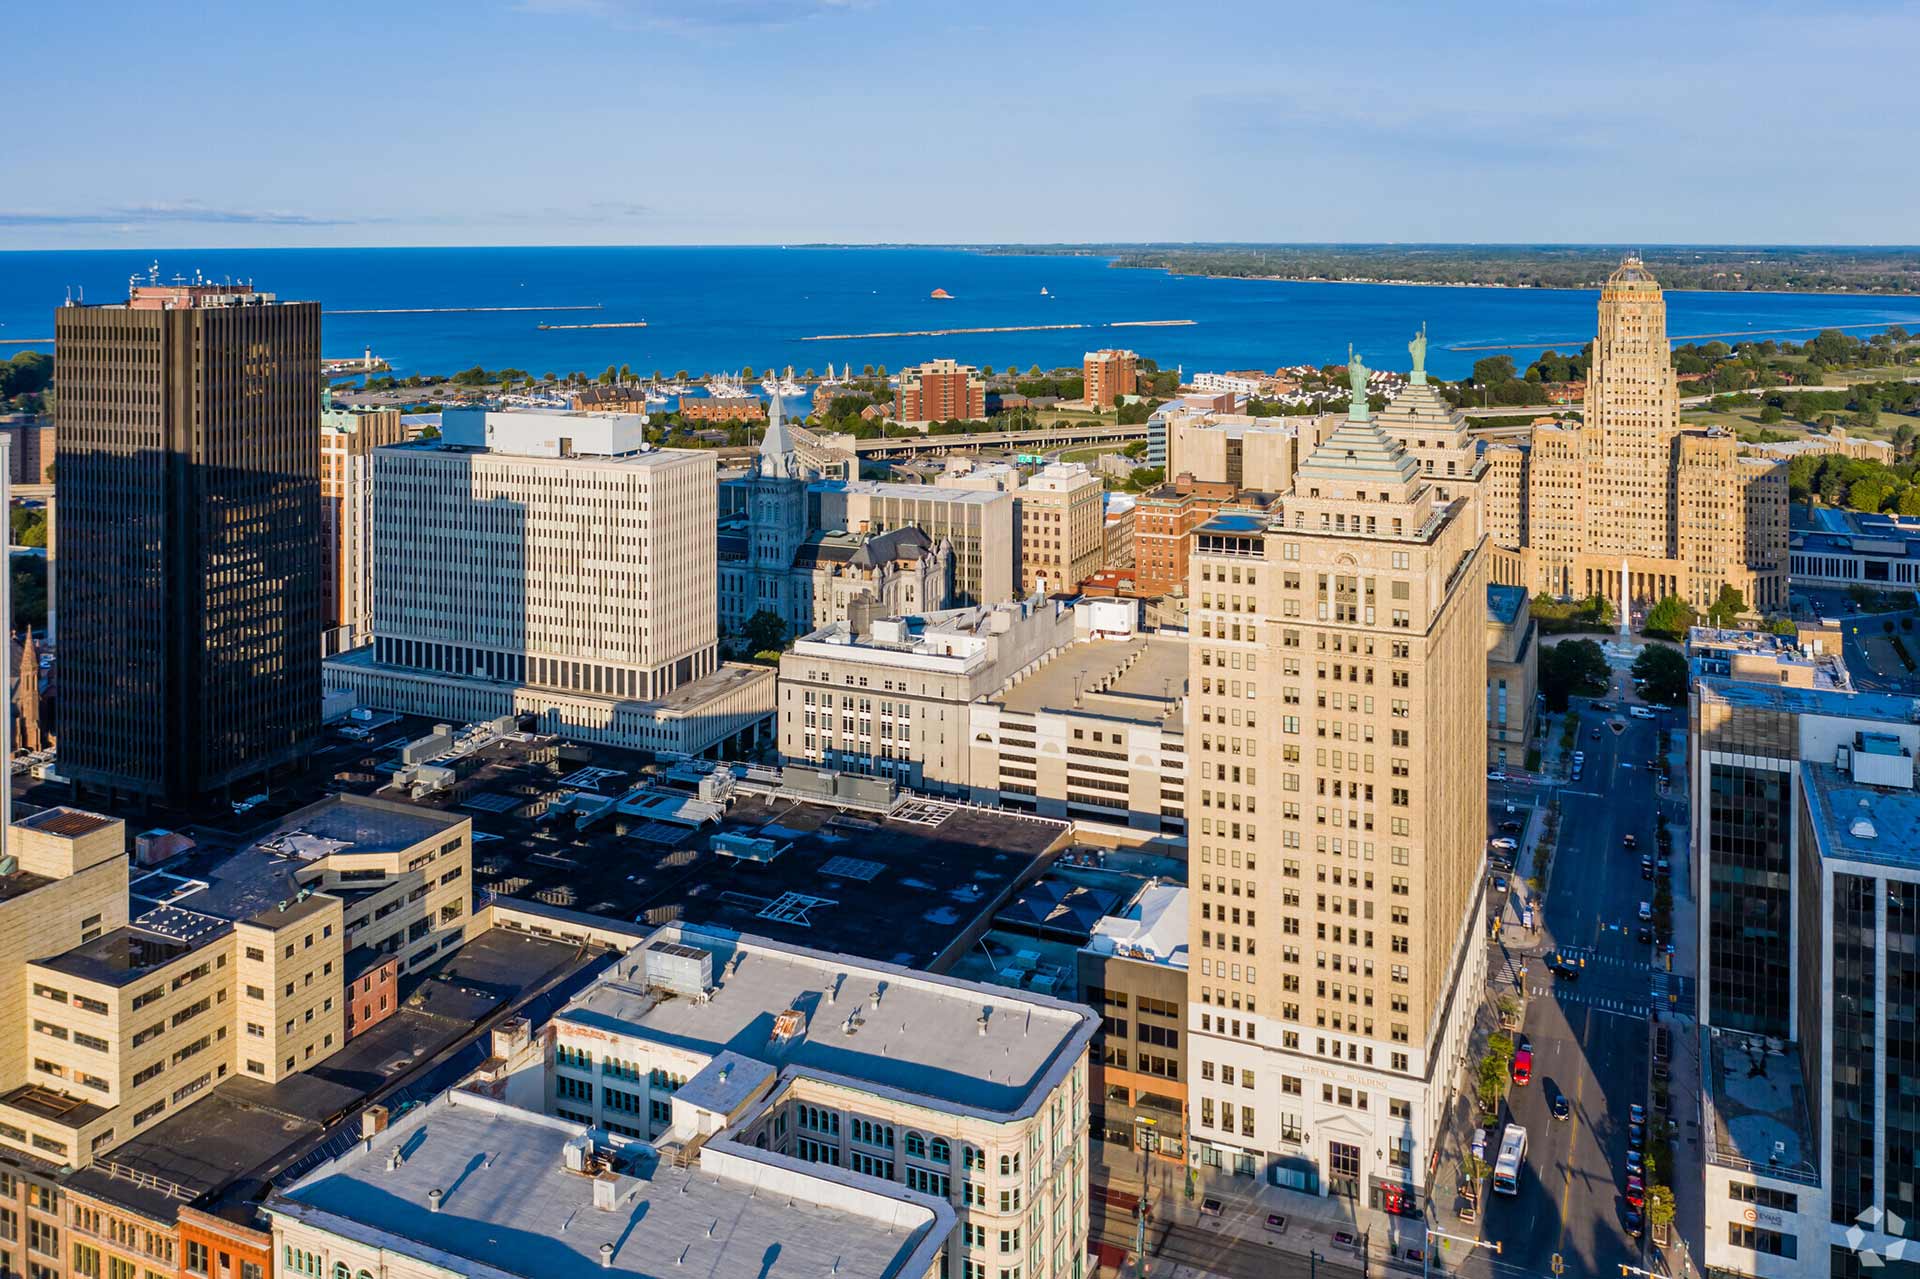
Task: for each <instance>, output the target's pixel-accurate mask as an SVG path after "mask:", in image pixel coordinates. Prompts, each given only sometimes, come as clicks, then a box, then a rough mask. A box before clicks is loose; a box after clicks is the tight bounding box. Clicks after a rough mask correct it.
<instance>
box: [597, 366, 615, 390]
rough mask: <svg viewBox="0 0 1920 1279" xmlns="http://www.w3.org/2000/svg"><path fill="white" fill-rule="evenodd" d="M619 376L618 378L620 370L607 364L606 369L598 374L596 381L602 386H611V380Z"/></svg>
mask: <svg viewBox="0 0 1920 1279" xmlns="http://www.w3.org/2000/svg"><path fill="white" fill-rule="evenodd" d="M619 376H620V370H619V369H616V368H614V367H613V365H611V364H609V365H607V367H606V369H605V370H604V371H603V372H602V373H601V374H600V377H599V379H598V381H599V382H600V384H601V385H602V386H612V385H613V380H614V379H615V378H617V377H619Z"/></svg>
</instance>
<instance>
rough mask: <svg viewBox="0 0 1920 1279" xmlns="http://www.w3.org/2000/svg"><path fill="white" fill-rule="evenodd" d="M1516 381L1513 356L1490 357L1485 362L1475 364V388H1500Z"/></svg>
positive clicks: (1475, 362) (1477, 361)
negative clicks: (1504, 384)
mask: <svg viewBox="0 0 1920 1279" xmlns="http://www.w3.org/2000/svg"><path fill="white" fill-rule="evenodd" d="M1513 379H1514V372H1513V357H1512V356H1511V355H1489V356H1488V357H1487V358H1486V359H1484V360H1475V361H1474V362H1473V384H1474V385H1475V386H1500V385H1502V384H1503V383H1506V382H1511V381H1513Z"/></svg>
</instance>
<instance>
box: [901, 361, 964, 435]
mask: <svg viewBox="0 0 1920 1279" xmlns="http://www.w3.org/2000/svg"><path fill="white" fill-rule="evenodd" d="M986 416H987V382H986V379H985V378H983V377H981V376H980V370H979V369H976V368H974V367H973V366H972V365H970V364H955V363H954V362H953V361H952V360H930V361H928V362H927V363H925V364H922V365H921V366H920V367H919V368H915V369H902V370H900V385H899V387H898V388H897V389H896V390H895V391H894V393H893V419H894V421H896V422H900V423H903V424H905V425H907V426H918V425H920V424H922V423H925V422H948V421H954V420H958V421H962V422H977V421H980V420H982V419H984V418H985V417H986Z"/></svg>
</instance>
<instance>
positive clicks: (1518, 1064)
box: [1513, 1048, 1533, 1084]
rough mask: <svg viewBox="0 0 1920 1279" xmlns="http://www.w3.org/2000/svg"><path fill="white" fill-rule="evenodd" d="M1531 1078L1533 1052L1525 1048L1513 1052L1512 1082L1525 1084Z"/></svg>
mask: <svg viewBox="0 0 1920 1279" xmlns="http://www.w3.org/2000/svg"><path fill="white" fill-rule="evenodd" d="M1532 1078H1533V1053H1532V1052H1531V1051H1530V1050H1528V1049H1525V1048H1522V1049H1520V1050H1519V1051H1518V1052H1516V1053H1514V1054H1513V1082H1514V1083H1515V1084H1525V1083H1526V1082H1527V1081H1528V1080H1529V1079H1532Z"/></svg>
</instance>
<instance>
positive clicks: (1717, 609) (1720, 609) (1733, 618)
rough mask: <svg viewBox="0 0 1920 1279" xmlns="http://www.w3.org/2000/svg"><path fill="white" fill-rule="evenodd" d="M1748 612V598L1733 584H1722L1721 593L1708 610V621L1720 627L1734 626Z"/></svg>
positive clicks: (1715, 597)
mask: <svg viewBox="0 0 1920 1279" xmlns="http://www.w3.org/2000/svg"><path fill="white" fill-rule="evenodd" d="M1746 611H1747V597H1746V596H1745V595H1744V594H1742V593H1741V592H1740V590H1739V588H1738V587H1736V586H1734V585H1733V583H1731V582H1722V583H1721V584H1720V593H1719V594H1718V595H1716V596H1714V597H1713V604H1712V606H1711V607H1709V608H1708V609H1707V621H1708V623H1710V624H1711V625H1714V626H1719V627H1728V626H1732V625H1733V624H1734V623H1735V622H1738V621H1739V620H1740V618H1741V616H1742V615H1744V614H1745V613H1746Z"/></svg>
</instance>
